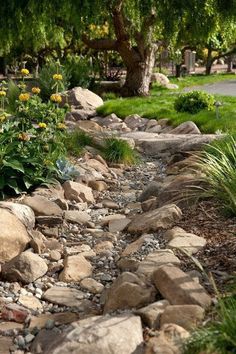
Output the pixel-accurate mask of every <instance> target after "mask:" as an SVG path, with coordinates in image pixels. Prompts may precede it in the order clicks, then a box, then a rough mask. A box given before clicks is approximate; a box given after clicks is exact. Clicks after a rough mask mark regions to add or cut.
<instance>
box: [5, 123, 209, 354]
mask: <svg viewBox="0 0 236 354" xmlns="http://www.w3.org/2000/svg"><path fill="white" fill-rule="evenodd" d="M113 118H114V117H113ZM95 120H96V119H95ZM131 120H132V122H133V119H131ZM135 120H136V119H135ZM98 121H99V120H98V119H97V122H96V123H95V122H94V121H93V122H92V121H87V122H86V121H84V122H83V124H81V122H79V123H80V127H82V126H83V129H84V130H85V131H89V130H90V129H91V125H92V126H93V128H94V124H97V125H99V123H98ZM104 122H105V121H103V123H104ZM127 122H129V119H126V123H127ZM126 123H125V124H126ZM142 123H143V122H142V120H141V122H140V121H139V124H141V125H140V127H141V126H142ZM111 124H113V123H111ZM130 124H131V123H130ZM127 125H128V123H127ZM99 126H100V127H101V128H102V129H105V128H104V124H101V122H100V125H99ZM107 129H109V124H108V126H107ZM110 129H112V127H111V126H110ZM130 129H131V128H130ZM137 129H138V128H137ZM97 130H98V131H99V129H98V128H97ZM188 163H189V160H188V159H186V160H181V159H180V161H177V162H176V160H175V159H172V164H171V165H170V166H168V167H167V169H166V167H165V168H164V166H163V164H162V162H161V161H160V160H158V159H151V158H148V157H145V158H142V163H141V164H139V165H137V166H133V167H125V166H123V165H114V164H113V165H110V166H108V165H107V163H106V162H105V161H104V160H103V158H102V157H101V156H100V155H98V154H97V153H96V151H91V150H90V152H88V153H86V154H85V156H84V158H83V159H80V160H79V161H78V168H79V170H80V173H81V175H80V177H79V178H78V179H77V180H76V181H66V182H65V183H64V184H62V185H59V184H58V185H57V186H52V187H51V188H38V189H37V190H35V191H34V192H33V193H32V195H30V196H29V195H28V196H24V197H21V198H19V199H15V200H12V201H6V202H1V203H0V208H1V210H0V230H1V232H0V242H1V250H0V262H1V264H2V266H1V282H0V306H1V322H0V332H1V336H0V344H1V345H0V352H1V348H3V349H2V350H3V351H2V352H4V353H7V352H11V353H15V354H16V353H17V354H22V353H50V354H53V353H55V354H56V353H63V354H66V353H71V352H80V353H81V354H83V353H88V352H91V353H98V352H99V353H101V354H109V353H110V351H109V350H110V349H109V348H111V346H112V348H113V351H112V353H126V354H129V353H130V354H131V353H133V352H134V351H135V350H137V348H139V350H140V353H145V354H151V353H163V354H164V353H180V352H181V349H180V344H181V342H182V341H183V340H185V339H186V338H187V337H188V336H189V331H191V330H192V329H193V328H195V327H196V326H197V325H198V324H199V323H201V321H202V320H203V319H204V312H205V309H206V308H208V307H209V306H210V305H211V298H210V296H209V295H208V294H207V293H206V291H205V290H204V288H203V287H202V285H200V283H199V280H198V279H196V278H195V277H194V276H193V275H192V274H191V273H189V274H188V273H187V272H183V271H182V270H181V267H182V264H181V261H180V259H179V258H178V257H177V255H176V254H177V252H176V251H178V250H179V249H181V248H182V249H183V250H184V251H185V252H188V253H189V254H195V253H196V252H197V251H198V250H200V249H201V248H202V247H204V245H205V243H206V242H205V240H204V238H202V237H198V236H196V235H194V234H191V233H187V232H186V231H185V230H183V229H181V228H178V227H176V223H178V221H179V220H180V219H181V217H182V212H181V205H179V204H178V203H177V204H173V203H172V202H171V199H172V197H173V191H175V190H176V186H177V188H178V189H179V190H181V188H182V186H183V185H185V184H186V180H187V182H188V181H189V173H186V166H188ZM165 170H166V172H168V173H169V175H168V176H166V175H165V173H164V172H165ZM181 171H184V172H181ZM187 171H188V170H187ZM191 173H192V172H191ZM180 176H181V178H180V179H179V177H180ZM186 176H187V177H188V178H187V177H186ZM193 177H194V176H193ZM176 179H177V182H175V181H176ZM163 191H164V193H163ZM168 199H169V200H168ZM105 328H106V331H105V330H104V329H105ZM143 330H144V332H145V331H146V332H147V333H148V334H149V341H147V342H145V341H144V337H143ZM146 332H145V333H146ZM105 333H106V335H105ZM58 334H59V335H58ZM170 334H171V335H170ZM170 338H171V339H170Z"/></svg>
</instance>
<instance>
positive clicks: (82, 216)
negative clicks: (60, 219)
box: [64, 210, 91, 225]
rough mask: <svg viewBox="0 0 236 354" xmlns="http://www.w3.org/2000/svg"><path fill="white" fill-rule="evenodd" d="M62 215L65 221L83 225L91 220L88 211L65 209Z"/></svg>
mask: <svg viewBox="0 0 236 354" xmlns="http://www.w3.org/2000/svg"><path fill="white" fill-rule="evenodd" d="M64 217H65V219H66V221H68V222H71V223H75V224H79V225H85V224H87V223H88V222H89V221H90V220H91V216H90V215H89V214H88V213H86V212H85V211H78V210H67V211H65V213H64Z"/></svg>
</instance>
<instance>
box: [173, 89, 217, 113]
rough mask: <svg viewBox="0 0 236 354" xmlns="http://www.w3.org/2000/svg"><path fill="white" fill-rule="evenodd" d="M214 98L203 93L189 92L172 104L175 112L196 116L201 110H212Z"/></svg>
mask: <svg viewBox="0 0 236 354" xmlns="http://www.w3.org/2000/svg"><path fill="white" fill-rule="evenodd" d="M214 102H215V99H214V96H213V95H210V94H208V93H206V92H203V91H191V92H187V93H183V94H182V95H180V96H179V97H178V98H177V99H176V101H175V104H174V108H175V110H176V111H177V112H188V113H190V114H196V113H198V112H200V111H201V110H204V109H207V110H208V111H210V110H212V109H213V107H214Z"/></svg>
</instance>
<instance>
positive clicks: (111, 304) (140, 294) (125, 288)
mask: <svg viewBox="0 0 236 354" xmlns="http://www.w3.org/2000/svg"><path fill="white" fill-rule="evenodd" d="M155 295H156V291H155V289H154V288H153V286H152V285H150V284H149V283H146V281H145V280H144V278H143V277H139V276H137V275H136V274H133V273H129V272H124V273H122V274H121V275H120V276H119V277H118V278H117V279H116V280H115V281H114V283H113V284H112V286H111V287H110V289H109V290H108V293H107V296H106V301H105V306H104V313H108V312H112V311H115V310H122V309H131V308H133V307H136V308H139V307H142V306H144V305H147V304H150V303H151V302H153V301H154V299H155Z"/></svg>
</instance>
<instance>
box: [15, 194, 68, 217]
mask: <svg viewBox="0 0 236 354" xmlns="http://www.w3.org/2000/svg"><path fill="white" fill-rule="evenodd" d="M22 204H25V205H28V206H29V207H30V208H31V209H33V211H34V213H35V215H36V216H52V215H54V216H61V215H62V209H61V208H60V207H59V206H58V205H57V204H56V203H54V202H52V201H51V200H49V199H47V198H46V197H43V196H40V195H35V196H33V197H29V196H27V197H25V198H24V199H23V200H22Z"/></svg>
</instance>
